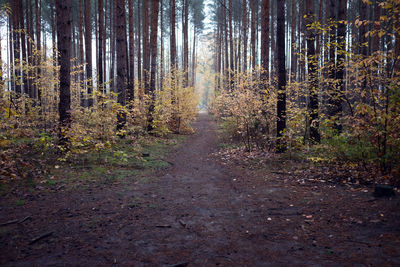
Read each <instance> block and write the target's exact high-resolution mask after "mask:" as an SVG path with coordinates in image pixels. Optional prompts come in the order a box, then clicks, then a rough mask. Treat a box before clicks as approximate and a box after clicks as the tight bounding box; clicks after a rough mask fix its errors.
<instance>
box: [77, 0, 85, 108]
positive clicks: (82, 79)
mask: <svg viewBox="0 0 400 267" xmlns="http://www.w3.org/2000/svg"><path fill="white" fill-rule="evenodd" d="M83 46H84V45H83V0H79V63H80V65H81V66H83V65H84V64H85V59H84V54H83ZM84 80H85V72H84V68H83V69H82V72H81V73H80V85H81V92H80V98H81V106H82V107H84V106H85V93H84V92H85V88H86V86H85V83H84Z"/></svg>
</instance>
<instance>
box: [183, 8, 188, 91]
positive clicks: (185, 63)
mask: <svg viewBox="0 0 400 267" xmlns="http://www.w3.org/2000/svg"><path fill="white" fill-rule="evenodd" d="M182 18H183V26H182V31H183V72H184V79H183V87H187V86H188V82H189V31H188V27H189V26H188V24H189V2H188V0H183V15H182Z"/></svg>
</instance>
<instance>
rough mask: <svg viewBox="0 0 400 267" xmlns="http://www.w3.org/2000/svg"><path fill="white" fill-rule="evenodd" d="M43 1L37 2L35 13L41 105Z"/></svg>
mask: <svg viewBox="0 0 400 267" xmlns="http://www.w3.org/2000/svg"><path fill="white" fill-rule="evenodd" d="M41 5H42V3H41V0H35V13H36V49H37V51H39V53H37V56H36V66H37V73H36V90H37V92H36V93H35V95H36V96H37V98H38V100H39V104H41V102H42V92H41V88H40V76H41V68H40V64H41V58H42V57H41V54H42V53H41V50H42V45H41V37H40V33H41V28H42V27H41V9H42V8H41Z"/></svg>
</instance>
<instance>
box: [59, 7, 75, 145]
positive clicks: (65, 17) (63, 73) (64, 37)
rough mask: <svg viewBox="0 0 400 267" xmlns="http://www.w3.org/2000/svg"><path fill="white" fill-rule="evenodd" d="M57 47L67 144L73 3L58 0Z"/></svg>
mask: <svg viewBox="0 0 400 267" xmlns="http://www.w3.org/2000/svg"><path fill="white" fill-rule="evenodd" d="M56 14H57V47H58V51H59V58H58V62H59V64H60V102H59V105H58V111H59V115H60V141H61V144H63V143H65V142H66V132H67V129H68V128H69V126H70V123H71V89H70V86H71V61H70V59H71V43H72V41H71V24H72V16H71V2H70V1H65V0H56Z"/></svg>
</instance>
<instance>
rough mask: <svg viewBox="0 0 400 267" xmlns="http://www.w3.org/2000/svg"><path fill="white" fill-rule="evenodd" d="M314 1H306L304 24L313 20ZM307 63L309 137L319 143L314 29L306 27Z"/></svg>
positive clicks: (312, 141)
mask: <svg viewBox="0 0 400 267" xmlns="http://www.w3.org/2000/svg"><path fill="white" fill-rule="evenodd" d="M314 9H315V8H314V1H313V0H307V1H306V10H307V16H306V18H305V20H306V21H305V23H306V25H309V24H311V23H313V22H314V20H315V13H314ZM307 65H308V81H309V84H308V92H309V103H308V126H309V127H310V131H309V133H310V136H309V139H310V141H311V143H319V142H320V141H321V137H320V135H319V121H318V112H319V110H318V79H317V78H318V77H317V59H316V57H315V30H314V29H311V28H310V29H307Z"/></svg>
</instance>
